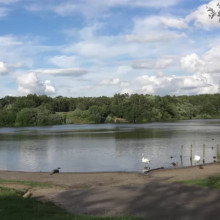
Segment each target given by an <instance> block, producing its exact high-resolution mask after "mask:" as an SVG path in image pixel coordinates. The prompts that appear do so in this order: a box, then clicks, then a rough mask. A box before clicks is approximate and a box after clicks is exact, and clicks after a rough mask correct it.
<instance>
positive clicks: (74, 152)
mask: <svg viewBox="0 0 220 220" xmlns="http://www.w3.org/2000/svg"><path fill="white" fill-rule="evenodd" d="M191 144H192V145H193V148H192V151H193V155H195V154H198V155H200V156H201V159H203V144H205V146H206V148H205V162H206V163H211V162H213V157H215V156H216V152H217V144H220V120H188V121H177V122H171V123H149V124H97V125H61V126H49V127H22V128H0V169H1V170H16V171H50V170H51V169H54V168H57V167H61V168H62V169H61V171H63V172H95V171H97V172H102V171H127V172H132V171H139V172H141V171H142V169H143V167H144V165H143V163H142V162H141V158H142V153H144V154H145V155H146V157H148V158H149V159H150V160H151V161H150V167H151V168H157V167H161V166H163V167H165V168H171V167H172V165H171V163H172V162H178V164H179V165H181V160H180V152H181V145H183V157H182V158H183V160H182V162H183V164H182V165H183V166H189V165H190V145H191ZM171 157H173V158H172V159H171ZM201 162H202V161H201Z"/></svg>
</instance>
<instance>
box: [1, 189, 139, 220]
mask: <svg viewBox="0 0 220 220" xmlns="http://www.w3.org/2000/svg"><path fill="white" fill-rule="evenodd" d="M0 219H2V220H3V219H4V220H99V219H100V220H138V218H130V217H122V218H120V217H109V218H102V217H93V216H80V215H74V214H69V213H67V212H65V211H64V210H62V209H61V208H59V207H57V206H55V205H54V204H52V203H50V202H40V201H37V200H35V199H32V198H29V199H24V198H23V197H21V196H20V195H19V192H18V191H16V190H13V189H6V188H2V187H0Z"/></svg>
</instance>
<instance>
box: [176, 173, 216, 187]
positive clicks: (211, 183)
mask: <svg viewBox="0 0 220 220" xmlns="http://www.w3.org/2000/svg"><path fill="white" fill-rule="evenodd" d="M177 183H183V184H189V185H197V186H204V187H208V188H212V189H220V176H214V177H209V178H207V179H196V180H187V181H178V182H177Z"/></svg>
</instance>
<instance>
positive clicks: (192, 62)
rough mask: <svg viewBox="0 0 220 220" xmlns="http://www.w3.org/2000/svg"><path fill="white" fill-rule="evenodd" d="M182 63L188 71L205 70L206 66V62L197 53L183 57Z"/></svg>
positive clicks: (183, 67)
mask: <svg viewBox="0 0 220 220" xmlns="http://www.w3.org/2000/svg"><path fill="white" fill-rule="evenodd" d="M180 64H181V67H182V69H184V70H186V71H188V72H200V71H204V67H205V63H204V62H203V61H202V60H201V59H200V58H199V57H198V55H197V54H195V53H193V54H190V55H187V56H185V57H182V58H181V60H180Z"/></svg>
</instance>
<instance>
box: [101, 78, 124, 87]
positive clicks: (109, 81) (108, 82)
mask: <svg viewBox="0 0 220 220" xmlns="http://www.w3.org/2000/svg"><path fill="white" fill-rule="evenodd" d="M120 82H121V81H120V79H118V78H114V79H105V80H102V81H101V83H100V84H101V85H107V86H109V85H110V86H115V85H119V84H120Z"/></svg>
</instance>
